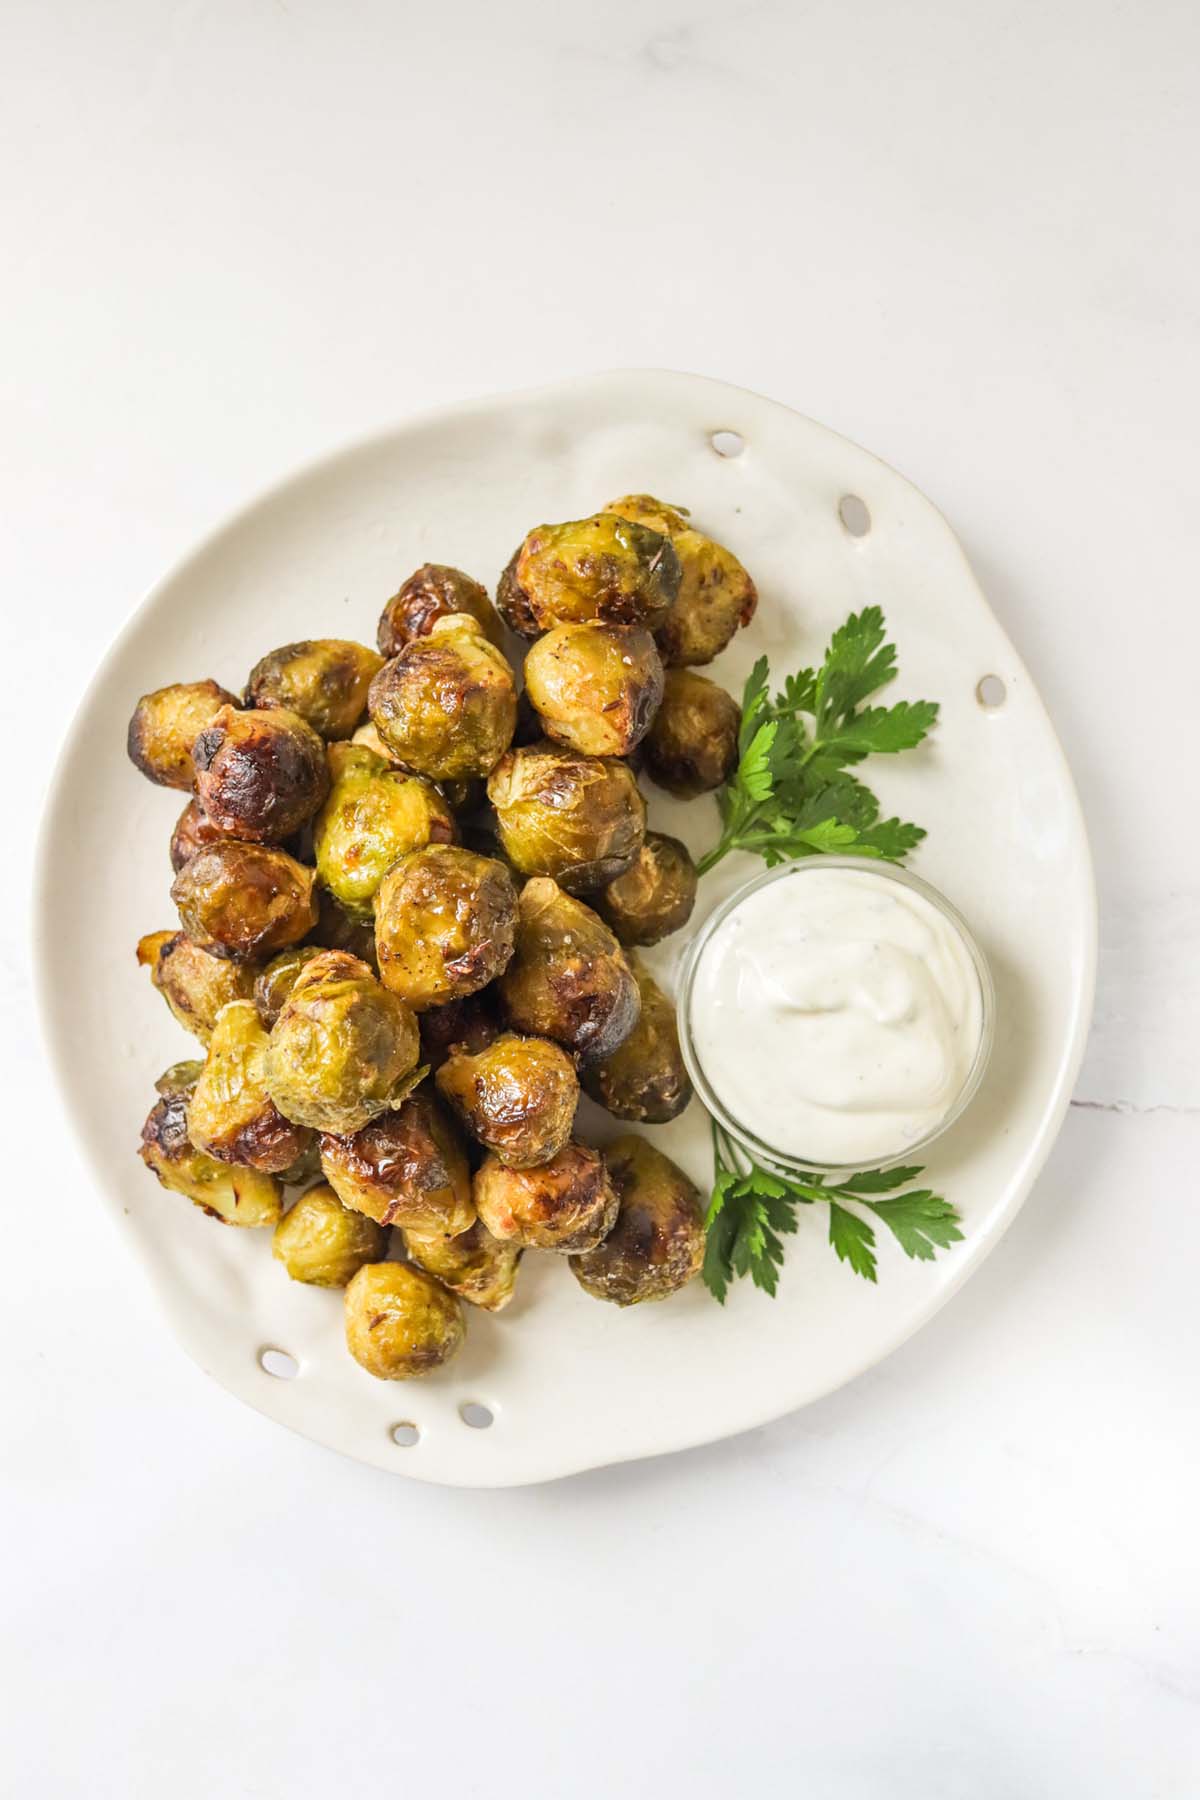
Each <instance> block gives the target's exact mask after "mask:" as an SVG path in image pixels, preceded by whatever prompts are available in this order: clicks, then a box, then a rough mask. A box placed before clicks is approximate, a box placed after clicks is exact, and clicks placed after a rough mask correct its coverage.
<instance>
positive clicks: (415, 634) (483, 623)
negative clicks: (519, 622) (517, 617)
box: [375, 563, 504, 656]
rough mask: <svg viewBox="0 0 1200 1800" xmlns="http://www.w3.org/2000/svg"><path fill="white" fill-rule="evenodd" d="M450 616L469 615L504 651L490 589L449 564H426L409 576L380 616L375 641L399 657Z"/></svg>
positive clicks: (384, 649) (381, 647)
mask: <svg viewBox="0 0 1200 1800" xmlns="http://www.w3.org/2000/svg"><path fill="white" fill-rule="evenodd" d="M449 613H468V614H469V615H470V617H471V618H473V619H474V620H475V623H476V624H477V625H478V626H479V627H480V629H481V630H482V632H483V635H484V636H485V637H486V638H490V639H491V641H492V643H493V644H495V646H496V648H497V650H503V648H504V635H503V631H502V628H501V625H500V620H499V619H498V618H497V616H496V609H495V607H494V606H493V605H492V603H491V601H490V600H489V599H488V591H487V589H486V588H485V587H484V586H483V584H482V583H481V582H478V581H472V579H471V577H470V576H469V575H464V574H463V572H462V570H461V569H451V568H449V567H448V566H447V565H446V564H445V563H422V564H421V567H420V568H419V569H418V570H417V571H416V572H415V574H412V575H410V576H409V578H408V580H407V581H406V582H405V583H404V584H403V586H402V587H401V588H400V590H399V592H398V593H395V594H393V595H392V597H391V599H390V600H389V601H388V603H387V605H386V606H385V607H384V609H383V611H382V612H381V613H380V615H379V631H378V634H377V636H376V640H375V641H376V643H377V644H378V645H379V648H380V650H381V651H382V652H383V654H384V656H398V655H399V653H400V651H401V650H403V648H404V646H405V644H410V643H411V642H412V640H413V639H414V638H422V637H427V636H428V635H429V633H430V631H431V630H432V629H433V627H434V625H436V623H437V621H438V620H439V619H444V618H445V617H446V616H447V614H449Z"/></svg>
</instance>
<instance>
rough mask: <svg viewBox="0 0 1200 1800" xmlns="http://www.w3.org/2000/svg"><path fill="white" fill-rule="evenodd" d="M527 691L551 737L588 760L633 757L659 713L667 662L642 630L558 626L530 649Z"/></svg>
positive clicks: (526, 661) (526, 662)
mask: <svg viewBox="0 0 1200 1800" xmlns="http://www.w3.org/2000/svg"><path fill="white" fill-rule="evenodd" d="M525 691H526V693H527V694H528V695H529V698H530V700H531V702H532V703H533V705H534V707H536V709H537V711H538V713H539V715H540V716H541V720H542V723H543V725H544V727H545V731H546V736H547V737H550V738H553V739H555V741H556V742H557V743H560V744H566V745H567V746H568V747H569V748H570V749H572V750H582V751H584V752H586V754H587V755H589V756H627V755H628V753H629V752H630V751H631V750H632V749H633V748H634V746H635V745H636V744H640V743H641V741H642V739H643V738H644V737H645V735H646V733H647V731H649V729H650V721H651V720H652V719H653V717H654V715H655V713H656V712H657V711H658V703H659V701H660V700H661V699H662V691H663V669H662V663H661V662H660V660H659V655H658V651H657V650H656V649H655V647H654V639H653V638H652V637H651V636H650V633H649V632H648V631H644V630H643V629H642V628H641V626H640V625H556V626H555V627H554V629H553V630H552V631H548V632H547V633H546V635H545V637H542V638H539V639H538V641H537V643H536V644H533V645H532V646H531V647H530V651H529V655H528V656H527V657H526V658H525Z"/></svg>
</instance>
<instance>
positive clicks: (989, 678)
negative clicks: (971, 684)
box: [975, 675, 1008, 712]
mask: <svg viewBox="0 0 1200 1800" xmlns="http://www.w3.org/2000/svg"><path fill="white" fill-rule="evenodd" d="M975 698H976V700H978V702H979V704H980V706H982V708H983V710H984V712H995V711H996V710H997V708H998V707H1001V706H1003V705H1004V702H1005V701H1006V700H1007V699H1008V689H1007V688H1006V687H1005V685H1004V683H1003V682H1002V681H1001V679H1000V677H999V675H985V676H984V677H983V678H982V680H981V681H979V682H978V683H977V684H976V688H975Z"/></svg>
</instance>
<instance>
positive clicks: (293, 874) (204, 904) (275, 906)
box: [171, 838, 317, 962]
mask: <svg viewBox="0 0 1200 1800" xmlns="http://www.w3.org/2000/svg"><path fill="white" fill-rule="evenodd" d="M316 879H317V877H316V871H315V870H314V869H306V868H305V867H304V865H303V863H298V862H296V860H295V859H294V857H291V856H289V855H288V854H287V851H286V850H278V849H275V848H274V847H273V846H270V845H267V844H241V843H238V842H237V841H236V840H235V839H233V838H223V839H222V840H221V841H220V842H219V843H216V844H210V845H209V847H208V848H207V849H206V850H201V851H199V852H198V854H197V855H195V856H193V857H192V860H191V861H190V862H188V863H185V864H184V866H183V868H182V869H180V871H179V873H178V875H177V876H176V877H175V880H174V883H173V884H172V887H171V898H172V900H173V901H174V902H175V904H176V906H177V907H178V908H179V917H180V919H181V920H182V921H183V926H184V929H185V931H186V932H187V934H188V936H189V937H190V938H192V939H193V940H194V941H195V942H196V943H197V944H198V945H200V947H201V948H202V949H205V950H210V951H211V952H212V954H213V955H214V956H229V957H232V958H233V959H234V960H235V961H237V962H249V961H251V960H253V959H254V958H255V957H259V958H262V957H267V956H271V955H272V954H273V953H274V952H275V951H276V950H284V949H286V948H287V946H288V945H289V944H295V943H298V942H299V941H300V939H301V938H302V937H303V936H304V935H305V933H306V932H308V931H310V930H311V929H312V927H313V925H314V924H315V923H316V918H317V907H316V902H315V900H314V898H313V886H314V884H315V882H316Z"/></svg>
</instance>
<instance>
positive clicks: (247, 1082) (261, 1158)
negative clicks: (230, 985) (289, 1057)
mask: <svg viewBox="0 0 1200 1800" xmlns="http://www.w3.org/2000/svg"><path fill="white" fill-rule="evenodd" d="M267 1042H268V1040H267V1034H266V1032H265V1031H264V1029H263V1023H262V1020H261V1019H260V1018H259V1016H258V1008H257V1007H256V1006H255V1004H254V1002H253V1000H231V1001H230V1003H229V1005H228V1006H225V1007H222V1009H221V1012H220V1015H219V1017H218V1019H217V1022H216V1024H215V1025H214V1027H213V1033H212V1038H211V1039H210V1041H209V1046H208V1060H207V1061H206V1063H205V1064H204V1068H203V1069H202V1071H201V1073H200V1078H199V1080H198V1081H197V1083H196V1086H195V1090H194V1092H193V1093H192V1097H191V1099H190V1101H189V1102H188V1113H187V1130H188V1136H189V1137H190V1138H191V1140H192V1143H193V1144H194V1145H195V1146H196V1148H197V1150H203V1151H204V1152H205V1154H206V1155H207V1156H215V1157H216V1159H217V1161H218V1162H228V1163H241V1164H243V1165H244V1166H245V1167H247V1168H250V1169H261V1170H262V1171H263V1173H264V1174H267V1175H282V1174H283V1173H284V1172H285V1170H291V1169H292V1168H293V1167H294V1166H295V1164H296V1163H298V1162H299V1160H300V1158H301V1157H302V1156H303V1155H304V1153H305V1151H306V1150H307V1149H308V1147H309V1145H310V1144H311V1142H312V1138H311V1134H310V1133H309V1132H308V1131H306V1130H305V1128H304V1127H303V1126H302V1125H294V1124H293V1123H292V1121H291V1120H290V1119H285V1118H284V1116H283V1114H282V1113H281V1112H280V1111H279V1109H278V1107H277V1106H276V1105H275V1102H274V1101H273V1100H272V1099H271V1096H270V1094H269V1093H268V1092H267V1083H266V1058H267Z"/></svg>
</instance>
